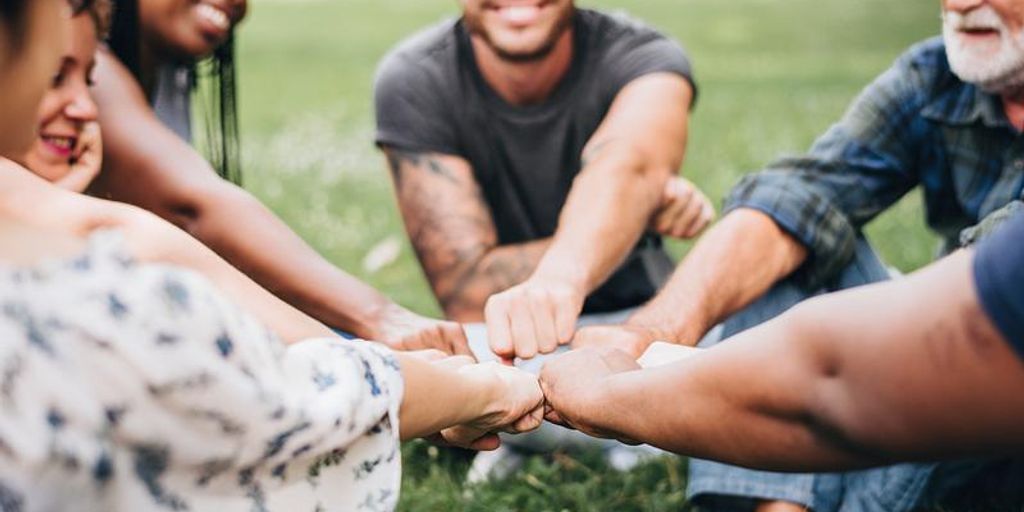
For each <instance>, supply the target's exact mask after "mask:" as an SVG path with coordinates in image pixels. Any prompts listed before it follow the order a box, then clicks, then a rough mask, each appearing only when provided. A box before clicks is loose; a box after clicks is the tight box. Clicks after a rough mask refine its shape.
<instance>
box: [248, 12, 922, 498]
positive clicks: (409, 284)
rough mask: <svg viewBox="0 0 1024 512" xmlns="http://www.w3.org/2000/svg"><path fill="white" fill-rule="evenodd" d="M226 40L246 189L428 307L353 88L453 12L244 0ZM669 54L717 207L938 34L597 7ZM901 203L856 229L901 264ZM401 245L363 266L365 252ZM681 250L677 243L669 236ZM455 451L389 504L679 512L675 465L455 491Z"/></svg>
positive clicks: (458, 460)
mask: <svg viewBox="0 0 1024 512" xmlns="http://www.w3.org/2000/svg"><path fill="white" fill-rule="evenodd" d="M251 3H252V4H253V5H251V16H250V18H249V20H248V21H247V22H246V24H245V26H244V28H243V29H242V31H241V37H240V53H241V55H240V57H239V67H240V73H241V86H240V88H241V121H242V133H243V135H244V139H243V145H244V151H245V159H246V165H245V169H246V183H247V187H248V188H249V189H250V190H251V191H252V192H254V193H255V194H256V195H257V196H259V197H260V198H262V199H263V200H264V201H265V202H266V203H267V204H268V205H269V206H270V207H271V208H273V209H274V210H275V211H276V212H277V213H278V214H279V215H280V216H281V217H282V218H284V219H285V220H286V221H287V222H288V223H289V224H290V225H291V226H293V227H294V228H295V229H296V231H297V232H298V233H300V234H301V235H302V236H303V237H305V239H306V240H308V241H309V242H310V243H311V244H312V245H313V246H314V247H316V248H317V249H318V250H319V251H321V252H322V253H323V254H324V255H325V256H326V257H327V258H329V259H330V260H331V261H333V262H335V263H336V264H338V265H339V266H341V267H343V268H345V269H346V270H348V271H350V272H352V273H353V274H355V275H357V276H359V277H361V278H363V279H365V280H366V281H368V282H369V283H371V284H373V285H374V286H376V287H377V288H379V289H381V290H382V291H384V292H385V293H387V294H388V295H390V296H392V297H394V298H395V299H396V300H397V301H399V302H400V303H402V304H405V305H407V306H408V307H410V308H412V309H414V310H417V311H420V312H422V313H425V314H431V315H436V314H438V313H439V309H438V307H437V305H436V303H435V301H434V300H433V298H432V297H431V295H430V293H429V291H428V288H427V286H426V283H425V281H424V279H423V276H422V274H421V272H420V270H419V267H418V265H417V264H416V262H415V259H414V257H413V254H412V251H411V249H410V248H409V246H408V244H407V243H406V241H405V237H404V231H403V230H402V225H401V220H400V217H399V216H398V213H397V210H396V208H395V205H394V200H393V198H392V195H391V190H390V184H389V182H388V177H387V173H386V171H385V167H384V163H383V160H382V158H381V157H380V155H379V154H378V153H377V152H376V150H375V149H374V147H373V144H372V140H373V117H372V115H373V113H372V104H371V101H370V99H371V82H372V77H373V71H374V68H375V65H376V62H377V60H378V59H379V58H380V57H381V56H382V55H383V54H384V53H385V52H386V51H387V49H388V48H389V47H391V46H392V45H393V44H394V43H396V42H397V41H398V40H400V39H401V38H402V37H403V36H405V35H407V34H409V33H411V32H412V31H414V30H416V29H417V28H419V27H422V26H424V25H426V24H429V23H431V22H433V21H436V20H439V19H441V18H443V17H446V16H451V15H454V14H456V9H457V5H458V4H457V2H454V1H451V0H446V1H438V0H254V1H253V2H251ZM580 5H582V6H586V7H601V8H609V9H628V10H629V11H630V12H631V13H632V14H634V15H636V16H638V17H640V18H643V19H646V20H652V21H653V22H654V24H655V25H656V26H658V27H659V28H661V29H662V30H663V31H664V32H666V33H668V34H671V35H672V36H675V37H676V38H678V39H679V40H680V41H682V42H683V43H684V45H686V46H687V48H688V49H689V51H690V55H691V57H692V59H693V61H694V64H695V67H696V73H697V79H698V81H699V83H700V87H701V92H700V100H699V104H698V106H697V109H696V111H695V113H694V115H693V120H692V123H691V132H692V133H691V139H690V145H689V151H688V155H687V159H686V164H685V165H684V168H683V172H684V174H685V175H687V176H689V177H690V178H691V179H693V180H694V181H695V182H697V183H698V184H700V185H701V186H702V187H703V188H704V189H705V190H706V191H707V192H708V193H709V195H711V196H713V197H716V198H721V197H722V196H723V195H724V193H725V192H726V191H727V190H728V189H729V187H730V186H732V185H733V184H734V183H735V182H736V180H737V179H738V178H739V177H740V176H741V175H743V174H745V173H747V172H751V171H754V170H757V169H758V168H759V167H761V166H763V165H764V164H765V163H767V162H768V161H770V160H771V159H773V158H775V157H777V156H779V155H782V154H787V153H796V152H800V151H803V150H805V149H806V148H807V147H808V145H809V144H810V143H811V142H812V141H813V140H814V138H815V137H816V136H817V135H819V134H820V133H822V132H823V131H824V130H825V129H826V128H827V127H828V126H829V124H830V123H832V122H834V121H835V120H836V119H838V117H839V116H840V115H841V114H842V112H843V110H844V108H845V107H846V105H848V103H849V102H850V101H851V100H852V98H853V97H854V96H855V95H856V94H857V92H858V91H859V90H860V89H861V88H862V87H863V86H864V85H866V84H867V83H868V82H869V81H870V80H871V79H872V78H873V77H874V76H876V75H877V74H878V73H880V72H881V71H882V70H884V69H885V68H886V67H887V66H889V64H890V63H891V62H892V61H893V60H894V59H895V58H896V57H897V56H898V55H899V54H900V53H901V52H902V51H904V50H905V49H906V48H907V47H908V46H909V45H910V44H912V43H913V42H915V41H919V40H921V39H924V38H926V37H929V36H932V35H934V34H937V33H938V27H939V22H938V3H937V2H935V1H934V0H900V1H897V2H894V1H891V0H856V1H850V0H729V1H725V0H634V1H632V2H627V1H625V0H617V1H612V0H601V1H584V2H580ZM923 225H924V222H923V215H922V212H921V199H920V196H919V195H918V194H911V195H909V196H908V197H907V198H905V199H904V200H903V201H901V202H900V203H899V204H898V205H896V207H895V208H893V209H892V210H891V211H890V212H889V213H887V214H885V215H883V216H882V217H880V218H879V219H878V220H876V221H875V222H874V223H872V224H871V225H870V226H869V229H868V232H869V236H870V237H871V239H872V240H873V241H874V242H875V243H876V245H877V247H878V248H879V250H880V252H881V253H882V255H883V256H884V257H885V258H886V260H887V261H888V262H889V263H891V264H893V265H895V266H896V267H898V268H900V269H902V270H904V271H908V270H912V269H914V268H917V267H920V266H921V265H923V264H925V263H926V262H928V261H929V260H930V258H931V256H932V255H933V253H934V249H935V246H936V239H935V237H933V236H932V235H931V234H929V233H928V232H927V231H926V230H925V229H924V227H923ZM384 242H388V243H392V244H393V243H395V242H399V243H400V244H401V247H402V250H401V252H400V255H399V257H398V258H397V260H395V261H394V262H393V263H392V264H390V265H388V266H386V267H385V268H383V269H381V270H379V271H377V272H373V273H371V272H369V271H367V270H366V268H365V267H364V265H363V259H364V258H365V257H366V255H367V253H368V252H369V251H370V250H371V248H373V247H375V246H377V245H378V244H381V243H384ZM671 245H672V247H671V248H672V251H673V252H674V253H675V254H676V255H681V254H683V253H684V252H685V250H686V249H687V246H686V244H681V243H673V244H671ZM466 464H467V462H466V457H465V456H464V455H461V454H458V453H452V452H444V451H438V450H436V449H432V448H429V447H427V446H425V445H423V444H412V445H409V446H407V447H406V453H405V468H406V478H405V485H404V489H403V498H402V506H401V508H402V509H403V510H451V511H477V510H480V511H484V510H487V511H492V510H493V511H500V510H623V511H627V510H638V511H639V510H643V511H660V510H680V509H681V508H683V507H684V499H683V490H684V487H685V463H684V462H683V461H681V460H679V459H674V458H673V459H664V460H658V461H654V462H651V463H648V464H645V465H643V466H641V467H639V468H637V469H635V470H634V471H631V472H629V473H617V472H615V471H613V470H611V469H609V468H607V467H605V466H604V464H603V463H602V462H601V461H600V460H599V458H597V457H593V456H587V455H584V456H578V457H577V456H568V455H559V456H556V457H554V458H552V459H542V458H535V459H531V460H530V462H529V463H528V466H527V469H526V471H524V472H522V473H521V474H519V475H518V476H516V477H513V478H512V479H510V480H507V481H504V482H495V483H490V484H486V485H482V486H477V487H473V488H465V487H463V486H462V484H461V483H460V482H461V480H462V475H463V473H464V472H465V468H466Z"/></svg>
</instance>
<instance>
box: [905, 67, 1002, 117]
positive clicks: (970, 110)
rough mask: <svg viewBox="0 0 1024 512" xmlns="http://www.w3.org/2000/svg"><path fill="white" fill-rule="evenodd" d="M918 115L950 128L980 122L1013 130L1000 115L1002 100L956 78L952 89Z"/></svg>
mask: <svg viewBox="0 0 1024 512" xmlns="http://www.w3.org/2000/svg"><path fill="white" fill-rule="evenodd" d="M921 115H922V116H924V117H926V118H928V119H931V120H933V121H937V122H940V123H943V124H949V125H959V126H965V125H970V124H975V123H978V122H980V123H982V124H983V125H985V126H987V127H989V128H1007V129H1013V127H1012V126H1010V121H1009V120H1008V119H1007V118H1006V113H1005V112H1003V100H1002V98H1000V97H999V96H998V95H995V94H991V93H987V92H985V91H982V90H981V89H980V88H979V87H978V86H976V85H973V84H969V83H966V82H963V81H961V80H960V79H959V78H955V77H954V82H953V84H952V86H951V87H949V88H947V89H946V90H945V91H943V92H942V93H941V94H938V95H937V96H936V97H935V98H934V99H932V101H931V102H929V103H928V104H927V105H925V107H924V110H922V111H921Z"/></svg>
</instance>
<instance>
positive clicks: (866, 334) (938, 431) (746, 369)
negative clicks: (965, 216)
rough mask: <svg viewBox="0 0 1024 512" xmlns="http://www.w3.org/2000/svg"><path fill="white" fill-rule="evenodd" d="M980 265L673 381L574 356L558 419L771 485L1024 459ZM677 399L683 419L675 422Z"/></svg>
mask: <svg viewBox="0 0 1024 512" xmlns="http://www.w3.org/2000/svg"><path fill="white" fill-rule="evenodd" d="M972 258H973V255H972V254H971V253H969V252H961V253H958V254H955V255H953V256H951V257H949V258H947V259H945V260H942V261H941V262H938V263H936V264H934V265H932V266H930V267H928V268H926V269H924V270H922V271H920V272H918V273H916V274H913V275H911V276H909V277H908V278H906V279H901V280H898V281H893V282H888V283H882V284H877V285H872V286H867V287H862V288H857V289H854V290H850V291H846V292H841V293H836V294H831V295H828V296H823V297H820V298H816V299H812V300H810V301H807V302H805V303H803V304H802V305H800V306H797V307H796V308H795V309H793V310H792V311H790V312H788V313H786V314H784V315H782V316H780V317H779V318H777V319H776V320H773V321H771V322H768V323H766V324H764V325H762V326H760V327H756V328H754V329H751V330H748V331H745V332H744V333H742V334H740V335H738V336H736V337H735V338H733V339H732V340H731V341H730V342H729V343H723V344H721V345H718V346H716V347H714V348H712V349H709V350H707V351H705V352H703V353H702V354H700V355H698V356H695V357H691V358H689V359H684V360H682V361H680V362H678V363H674V364H670V365H666V366H663V367H658V368H653V369H649V370H642V371H641V370H638V369H637V366H636V363H635V362H633V359H632V358H631V357H630V356H628V355H626V354H625V353H623V352H621V351H615V350H598V349H584V350H578V351H573V352H571V353H569V354H568V355H566V356H564V357H563V358H560V359H558V360H555V361H553V362H552V363H549V365H548V366H547V367H546V368H545V369H544V371H543V372H542V375H541V383H542V386H543V388H544V390H545V393H546V396H547V399H548V402H549V405H550V407H551V408H552V411H551V412H550V414H549V417H550V418H552V419H554V420H556V421H561V422H564V423H567V424H569V425H572V426H575V427H577V428H579V429H581V430H583V431H585V432H590V433H594V434H599V435H604V436H608V437H621V438H625V439H629V440H637V441H643V442H649V443H651V444H654V445H656V446H659V447H661V448H665V449H667V450H670V451H674V452H676V453H680V454H686V455H689V456H695V457H700V458H710V459H715V460H720V461H724V462H728V463H732V464H738V465H741V466H746V467H753V468H759V469H766V470H780V471H835V470H844V469H854V468H864V467H869V466H875V465H884V464H891V463H894V462H898V461H924V460H937V459H945V458H953V459H955V458H964V457H975V456H981V457H983V456H988V455H999V454H1005V453H1007V452H1011V453H1012V452H1018V451H1020V450H1021V449H1024V437H1022V436H1021V435H1020V433H1021V432H1022V431H1024V396H1022V395H1021V394H1020V393H1019V392H1018V390H1019V389H1021V387H1022V386H1024V363H1022V361H1021V360H1020V358H1019V357H1018V356H1017V355H1016V353H1014V352H1013V350H1012V349H1011V347H1010V346H1009V344H1007V343H1006V342H1005V340H1003V339H1002V337H1001V335H1000V334H999V333H998V331H996V329H995V328H994V327H993V325H992V323H991V321H990V320H989V319H988V317H987V316H986V314H985V313H984V311H982V309H981V307H980V306H979V303H978V299H977V292H976V290H975V288H974V282H973V277H972V273H971V262H972ZM883 354H884V357H881V355H883ZM764 361H774V363H773V364H771V365H765V364H764ZM951 376H955V377H951ZM666 396H676V397H681V399H682V400H683V402H681V403H682V404H683V406H682V407H665V406H664V405H665V402H664V398H665V397H666ZM964 418H971V420H970V421H964ZM723 425H728V426H729V428H722V426H723Z"/></svg>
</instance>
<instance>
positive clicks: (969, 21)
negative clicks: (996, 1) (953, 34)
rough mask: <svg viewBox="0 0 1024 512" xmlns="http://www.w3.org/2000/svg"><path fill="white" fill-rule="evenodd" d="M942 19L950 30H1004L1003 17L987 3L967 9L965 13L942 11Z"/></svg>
mask: <svg viewBox="0 0 1024 512" xmlns="http://www.w3.org/2000/svg"><path fill="white" fill-rule="evenodd" d="M942 21H943V23H945V24H946V28H949V29H952V30H996V31H999V32H1005V31H1006V23H1004V22H1003V18H1001V17H1000V16H999V13H997V12H996V11H995V9H993V8H992V6H990V5H987V4H986V5H982V6H981V7H978V8H977V9H973V10H971V11H968V12H967V13H966V14H961V13H959V12H955V11H945V12H943V13H942Z"/></svg>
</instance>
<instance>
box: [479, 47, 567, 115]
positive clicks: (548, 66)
mask: <svg viewBox="0 0 1024 512" xmlns="http://www.w3.org/2000/svg"><path fill="white" fill-rule="evenodd" d="M471 41H472V43H473V53H474V55H475V57H476V61H477V66H479V68H480V73H481V74H482V75H483V77H484V80H485V81H486V82H487V85H490V86H491V88H492V89H494V91H495V92H496V93H498V96H500V97H501V98H502V99H503V100H505V101H506V102H508V103H510V104H512V105H516V106H526V105H533V104H537V103H541V102H543V101H544V100H546V99H547V98H548V96H550V95H551V93H552V92H553V91H554V90H555V87H556V86H558V84H559V83H560V82H561V81H562V79H563V78H565V75H566V73H568V71H569V66H570V65H571V64H572V57H573V30H572V29H571V28H570V29H568V30H565V31H564V32H563V33H562V35H561V36H559V38H558V41H557V42H555V46H554V47H553V48H552V49H551V51H550V52H549V53H548V54H547V55H545V56H544V57H542V58H539V59H537V60H534V61H529V62H515V61H509V60H506V59H503V58H502V57H501V56H499V55H498V54H497V53H496V52H495V51H494V49H493V48H491V46H490V45H488V44H487V42H486V41H484V40H483V39H481V38H480V37H479V36H476V35H473V36H471Z"/></svg>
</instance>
